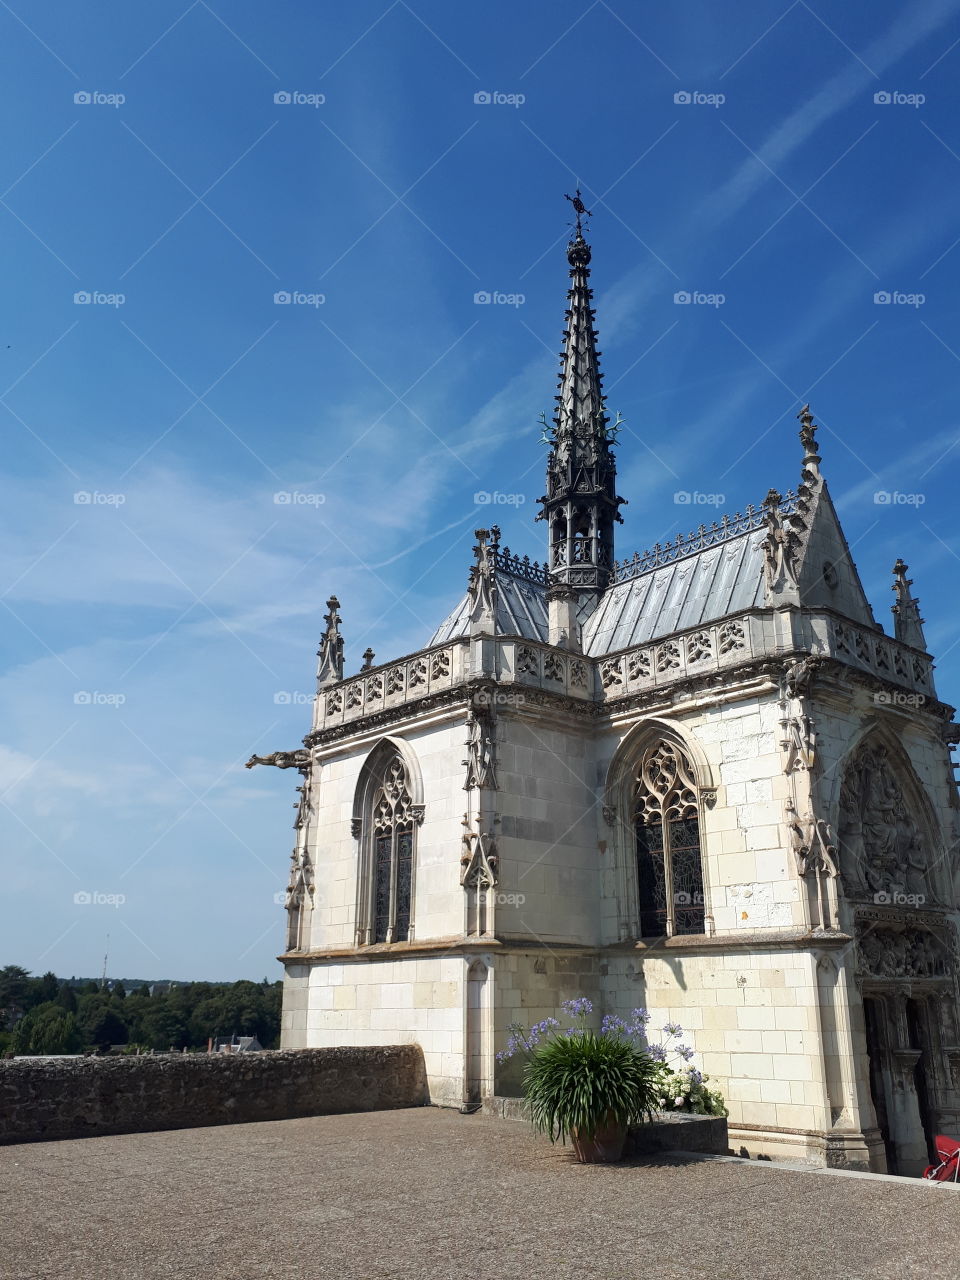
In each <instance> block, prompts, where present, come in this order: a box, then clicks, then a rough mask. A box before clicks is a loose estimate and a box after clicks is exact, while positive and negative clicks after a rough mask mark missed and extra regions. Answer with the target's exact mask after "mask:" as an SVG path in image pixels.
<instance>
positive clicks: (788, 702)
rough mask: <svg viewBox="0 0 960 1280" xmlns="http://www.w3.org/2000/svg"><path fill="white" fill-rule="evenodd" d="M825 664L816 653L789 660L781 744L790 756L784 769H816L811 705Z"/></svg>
mask: <svg viewBox="0 0 960 1280" xmlns="http://www.w3.org/2000/svg"><path fill="white" fill-rule="evenodd" d="M822 663H823V659H822V658H819V657H817V656H816V655H815V654H808V655H807V656H806V657H805V658H798V659H796V660H795V661H793V662H788V663H787V664H786V666H785V667H784V669H783V675H782V677H781V680H780V746H781V748H782V749H783V751H784V753H785V755H786V761H785V764H784V771H785V772H786V773H793V772H795V771H797V770H802V769H812V768H813V763H814V759H815V758H816V746H817V735H816V732H815V731H814V723H813V719H812V718H811V716H810V712H809V710H808V704H807V695H808V694H809V692H810V688H811V685H812V683H813V678H814V676H815V675H816V673H817V671H818V669H819V668H820V666H821V665H822Z"/></svg>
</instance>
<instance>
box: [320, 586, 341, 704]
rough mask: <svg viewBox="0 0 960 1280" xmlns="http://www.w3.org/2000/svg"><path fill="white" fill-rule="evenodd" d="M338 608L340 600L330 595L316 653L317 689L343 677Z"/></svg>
mask: <svg viewBox="0 0 960 1280" xmlns="http://www.w3.org/2000/svg"><path fill="white" fill-rule="evenodd" d="M339 608H340V601H339V600H338V599H337V597H336V596H331V597H330V599H329V600H328V601H327V609H328V610H329V612H328V613H326V614H325V615H324V618H323V620H324V622H325V623H326V624H327V629H326V631H325V632H324V633H323V639H322V640H321V641H320V649H319V651H318V653H317V657H318V658H319V659H320V665H319V667H318V668H317V688H318V689H322V688H323V687H324V686H325V685H329V684H336V683H337V682H338V681H340V680H342V679H343V636H341V634H340V614H339V613H338V612H337V611H338V609H339Z"/></svg>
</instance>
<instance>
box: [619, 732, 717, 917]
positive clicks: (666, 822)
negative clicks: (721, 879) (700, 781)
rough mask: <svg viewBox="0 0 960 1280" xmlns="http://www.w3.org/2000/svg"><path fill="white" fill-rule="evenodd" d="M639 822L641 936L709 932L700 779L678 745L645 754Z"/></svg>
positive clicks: (638, 797)
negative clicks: (703, 868)
mask: <svg viewBox="0 0 960 1280" xmlns="http://www.w3.org/2000/svg"><path fill="white" fill-rule="evenodd" d="M634 823H635V826H636V833H637V894H638V901H639V909H640V910H639V915H640V919H639V926H640V936H641V937H644V938H649V937H658V936H660V935H661V934H663V933H674V934H676V933H703V932H704V928H705V920H704V917H705V907H704V893H703V870H702V862H701V856H700V826H699V818H698V808H697V791H696V779H695V777H694V773H693V769H692V767H691V765H690V761H689V760H688V759H687V757H686V756H685V755H684V753H683V752H682V751H681V750H680V749H679V747H676V746H674V745H673V744H672V743H669V742H658V743H656V744H654V745H653V746H651V747H649V748H648V749H647V750H646V751H645V752H644V754H643V757H642V759H641V761H640V767H639V769H638V770H637V781H636V792H635V805H634Z"/></svg>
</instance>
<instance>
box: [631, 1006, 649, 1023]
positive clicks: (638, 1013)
mask: <svg viewBox="0 0 960 1280" xmlns="http://www.w3.org/2000/svg"><path fill="white" fill-rule="evenodd" d="M630 1017H631V1018H632V1019H633V1020H634V1022H642V1023H647V1022H649V1021H650V1015H649V1013H647V1011H646V1009H634V1010H633V1011H632V1012H631V1014H630Z"/></svg>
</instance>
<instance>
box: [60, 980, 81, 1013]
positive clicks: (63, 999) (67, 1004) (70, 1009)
mask: <svg viewBox="0 0 960 1280" xmlns="http://www.w3.org/2000/svg"><path fill="white" fill-rule="evenodd" d="M57 1004H58V1005H59V1006H60V1008H61V1009H66V1011H67V1013H76V1012H77V993H76V992H75V991H74V989H73V987H71V985H70V983H69V982H61V983H60V990H59V991H58V992H57Z"/></svg>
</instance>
